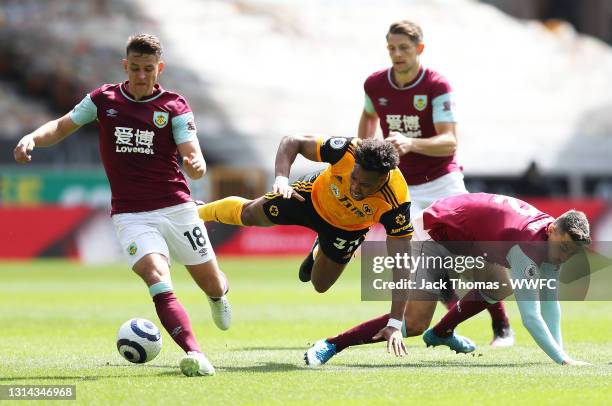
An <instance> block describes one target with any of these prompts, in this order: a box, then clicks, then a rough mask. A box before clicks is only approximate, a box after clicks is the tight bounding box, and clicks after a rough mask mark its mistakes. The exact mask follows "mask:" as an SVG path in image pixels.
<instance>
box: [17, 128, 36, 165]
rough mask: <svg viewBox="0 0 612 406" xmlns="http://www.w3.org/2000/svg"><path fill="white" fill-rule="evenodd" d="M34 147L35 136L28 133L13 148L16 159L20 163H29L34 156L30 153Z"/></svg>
mask: <svg viewBox="0 0 612 406" xmlns="http://www.w3.org/2000/svg"><path fill="white" fill-rule="evenodd" d="M33 149H34V138H32V136H30V135H26V136H25V137H23V138H21V139H20V140H19V142H18V143H17V146H16V147H15V149H14V150H13V156H14V157H15V161H17V162H18V163H20V164H25V163H28V162H30V161H31V160H32V156H31V155H30V153H31V152H32V150H33Z"/></svg>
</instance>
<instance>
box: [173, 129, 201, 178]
mask: <svg viewBox="0 0 612 406" xmlns="http://www.w3.org/2000/svg"><path fill="white" fill-rule="evenodd" d="M176 148H177V149H178V152H179V154H181V157H182V158H183V168H184V169H185V172H186V173H187V176H189V177H190V178H191V179H200V178H201V177H202V176H204V174H205V173H206V161H205V160H204V156H203V155H202V150H201V149H200V143H199V142H198V139H197V138H195V140H194V141H188V142H183V143H181V144H178V145H177V146H176Z"/></svg>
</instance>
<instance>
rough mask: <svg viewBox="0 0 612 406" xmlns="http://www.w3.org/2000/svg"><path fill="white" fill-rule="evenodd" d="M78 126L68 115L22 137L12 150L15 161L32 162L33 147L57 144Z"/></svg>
mask: <svg viewBox="0 0 612 406" xmlns="http://www.w3.org/2000/svg"><path fill="white" fill-rule="evenodd" d="M79 127H80V125H78V124H75V123H74V121H72V119H71V118H70V113H68V114H66V115H65V116H63V117H60V118H58V119H56V120H52V121H49V122H47V123H45V124H43V125H41V126H40V127H38V128H37V129H36V130H34V131H33V132H31V133H30V134H28V135H25V136H23V137H22V138H21V139H20V140H19V142H18V143H17V146H16V147H15V149H14V150H13V156H14V157H15V161H17V162H19V163H20V164H25V163H28V162H30V161H31V160H32V156H31V155H30V154H31V152H32V150H34V147H50V146H51V145H54V144H57V143H58V142H60V141H61V140H63V139H64V138H66V137H67V136H69V135H70V134H72V133H73V132H75V131H76V130H77V129H78V128H79Z"/></svg>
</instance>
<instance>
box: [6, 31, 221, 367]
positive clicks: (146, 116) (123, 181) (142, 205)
mask: <svg viewBox="0 0 612 406" xmlns="http://www.w3.org/2000/svg"><path fill="white" fill-rule="evenodd" d="M161 54H162V47H161V44H160V42H159V40H158V39H157V38H156V37H155V36H153V35H149V34H139V35H135V36H132V37H130V38H129V39H128V42H127V46H126V59H124V60H123V68H124V70H125V72H126V74H127V79H128V80H127V81H125V82H123V83H119V84H106V85H103V86H101V87H99V88H97V89H95V90H93V91H92V92H91V93H89V94H88V95H87V96H85V98H84V99H83V100H82V101H81V102H80V103H79V104H78V105H77V106H75V107H74V109H73V110H72V111H71V112H69V113H68V114H66V115H65V116H63V117H61V118H58V119H57V120H53V121H50V122H48V123H46V124H44V125H42V126H41V127H40V128H38V129H37V130H35V131H34V132H32V133H30V134H28V135H26V136H24V137H23V138H22V139H21V140H20V141H19V143H18V144H17V147H16V148H15V151H14V155H15V160H16V161H17V162H19V163H27V162H30V161H31V160H32V157H31V155H30V154H31V152H32V150H33V149H34V148H35V147H48V146H51V145H54V144H56V143H58V142H60V141H62V140H63V139H64V138H66V137H67V136H68V135H70V134H71V133H73V132H74V131H76V130H77V129H78V128H79V127H81V126H83V125H85V124H87V123H89V122H92V121H94V120H97V121H98V125H99V131H100V133H99V140H100V155H101V157H102V162H103V164H104V169H105V171H106V175H107V177H108V180H109V183H110V187H111V192H112V201H111V203H112V209H111V216H112V220H113V223H114V225H115V229H116V231H117V236H118V238H119V241H120V244H121V247H122V249H123V252H124V253H125V254H126V256H127V259H128V262H129V264H130V266H131V268H132V270H133V271H134V272H135V273H136V274H138V276H140V277H141V278H142V279H143V280H144V282H145V283H146V284H147V286H148V288H149V292H150V294H151V297H152V298H153V302H154V303H155V309H156V311H157V315H158V316H159V319H160V321H161V323H162V325H163V326H164V328H165V329H166V331H168V334H170V336H171V337H172V338H173V339H174V341H175V342H176V343H177V344H178V345H179V346H180V347H181V348H182V349H183V350H184V351H185V352H186V355H185V356H184V357H183V358H182V359H181V361H180V368H181V371H182V372H183V373H184V374H185V375H187V376H197V375H213V374H214V373H215V370H214V367H213V366H212V364H211V363H210V362H209V361H208V359H207V358H206V356H205V355H204V354H203V353H202V351H201V349H200V346H199V344H198V342H197V341H196V338H195V336H194V333H193V330H192V328H191V324H190V322H189V317H188V315H187V312H186V311H185V309H184V307H183V306H182V305H181V303H180V302H179V301H178V300H177V298H176V296H175V295H174V292H173V287H172V282H171V278H170V258H171V256H170V255H172V257H174V259H176V260H178V261H179V262H181V263H183V264H185V267H186V268H187V270H188V271H189V273H190V274H191V276H192V278H193V279H194V280H195V282H196V283H197V285H198V286H199V287H200V288H201V289H202V290H203V291H204V292H205V293H206V295H207V297H208V301H209V303H210V307H211V311H212V314H213V319H214V321H215V324H216V325H217V327H219V328H220V329H222V330H226V329H228V328H229V326H230V322H231V309H230V306H229V302H228V300H227V298H226V296H225V294H226V292H227V290H228V281H227V279H226V277H225V275H224V274H223V272H221V270H220V269H219V266H218V264H217V261H216V258H215V254H214V252H213V249H212V247H211V245H210V243H209V241H208V235H207V233H206V229H205V228H204V223H203V222H202V221H201V220H200V218H199V216H198V211H197V209H196V205H195V203H194V202H193V200H192V198H191V196H190V191H189V187H188V186H187V182H186V180H185V177H184V176H183V174H182V173H181V171H180V169H179V163H178V160H177V157H176V153H177V150H178V153H179V154H180V155H181V157H182V160H183V168H184V170H185V172H186V173H187V175H188V176H189V177H190V178H192V179H199V178H201V177H202V176H203V175H204V173H205V171H206V163H205V161H204V157H203V156H202V152H201V150H200V145H199V143H198V138H197V133H196V127H195V122H194V117H193V113H192V111H191V108H190V107H189V105H188V104H187V101H186V100H185V99H184V98H183V97H182V96H181V95H179V94H177V93H173V92H170V91H167V90H164V89H163V88H162V87H161V86H160V85H159V84H158V83H157V79H158V76H159V74H161V73H162V71H163V69H164V62H163V61H162V60H161Z"/></svg>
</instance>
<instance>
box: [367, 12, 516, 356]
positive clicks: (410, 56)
mask: <svg viewBox="0 0 612 406" xmlns="http://www.w3.org/2000/svg"><path fill="white" fill-rule="evenodd" d="M386 39H387V50H388V52H389V57H390V58H391V63H392V66H391V67H390V68H388V69H384V70H381V71H378V72H375V73H373V74H372V75H370V77H368V78H367V79H366V81H365V83H364V90H365V105H364V109H363V112H362V114H361V119H360V121H359V130H358V136H359V138H363V139H366V138H372V137H374V136H375V134H376V125H377V123H378V122H379V121H380V128H381V130H382V134H383V137H384V138H385V139H386V140H387V141H389V142H391V143H392V144H393V145H394V146H395V148H396V149H397V150H398V152H399V154H400V165H399V168H400V170H401V171H402V173H403V175H404V177H405V178H406V183H408V187H409V188H410V195H411V198H412V205H411V207H410V215H411V217H412V218H416V216H417V215H418V214H419V213H420V212H421V211H422V210H423V209H425V208H426V207H428V206H429V205H430V204H432V203H433V202H434V201H436V200H438V199H441V198H443V197H448V196H455V195H460V194H464V193H468V191H467V189H466V188H465V185H464V183H463V174H462V173H461V166H460V165H459V164H458V163H457V159H456V156H455V151H456V150H457V131H456V117H455V112H454V101H453V94H452V89H451V87H450V85H449V83H448V81H447V80H446V78H444V77H443V76H442V75H440V74H439V73H438V72H436V71H434V70H432V69H429V68H425V67H423V66H422V65H421V63H420V61H419V57H420V55H421V53H423V49H424V47H425V45H424V43H423V31H422V29H421V27H419V26H418V25H417V24H415V23H413V22H411V21H406V20H404V21H398V22H395V23H393V24H391V26H390V27H389V31H388V32H387V36H386ZM457 300H458V298H457V296H456V294H455V293H454V291H453V290H450V289H449V290H448V291H446V292H444V294H443V301H444V303H445V304H446V305H447V307H449V308H450V307H452V306H453V305H454V303H455V302H456V301H457ZM488 311H489V313H490V314H491V318H492V320H493V341H491V345H492V346H497V347H502V346H511V345H513V344H514V334H513V332H512V329H511V328H510V323H509V321H508V317H507V316H506V311H505V309H504V304H503V302H499V303H496V304H494V305H491V306H489V308H488Z"/></svg>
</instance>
